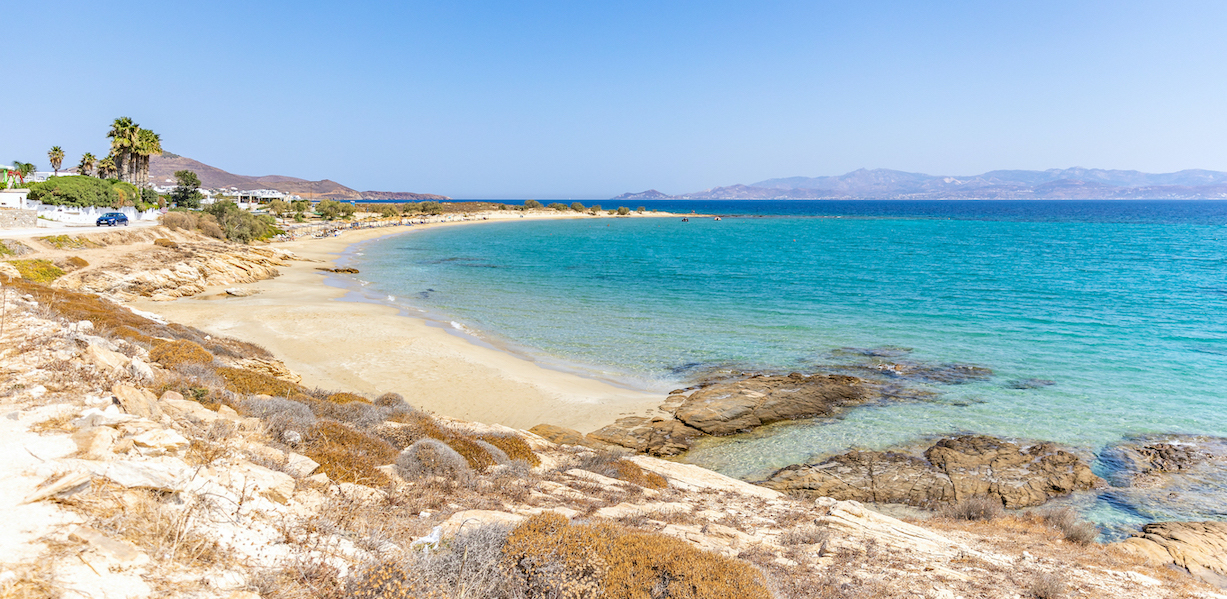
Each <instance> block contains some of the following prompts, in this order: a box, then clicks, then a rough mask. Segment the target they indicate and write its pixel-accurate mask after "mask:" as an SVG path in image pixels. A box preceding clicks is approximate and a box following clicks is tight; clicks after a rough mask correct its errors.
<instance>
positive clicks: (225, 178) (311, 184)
mask: <svg viewBox="0 0 1227 599" xmlns="http://www.w3.org/2000/svg"><path fill="white" fill-rule="evenodd" d="M180 170H189V171H192V172H194V173H196V175H197V176H199V177H200V184H201V186H202V187H205V188H209V189H219V188H227V187H237V188H239V189H275V190H277V191H281V192H285V193H291V194H296V195H300V196H302V197H304V198H309V199H316V200H323V199H332V200H361V199H397V200H400V199H404V200H414V201H421V200H424V199H429V200H446V199H449V198H447V197H446V196H439V195H433V194H416V193H408V192H378V191H372V192H361V191H357V190H355V189H351V188H349V187H346V186H344V185H341V184H340V183H337V182H336V181H332V180H329V179H323V180H320V181H308V180H306V179H299V178H297V177H286V176H283V175H264V176H260V177H251V176H247V175H236V174H234V173H231V172H227V171H224V170H222V169H220V168H217V167H214V166H209V165H207V164H205V163H203V162H200V161H198V160H193V159H191V158H188V157H186V156H179V155H177V154H172V153H170V152H166V153H164V154H162V155H161V156H153V157H152V158H151V159H150V161H149V178H150V180H151V181H152V182H153V183H154V184H155V185H166V184H168V183H171V182H173V181H174V178H175V171H180Z"/></svg>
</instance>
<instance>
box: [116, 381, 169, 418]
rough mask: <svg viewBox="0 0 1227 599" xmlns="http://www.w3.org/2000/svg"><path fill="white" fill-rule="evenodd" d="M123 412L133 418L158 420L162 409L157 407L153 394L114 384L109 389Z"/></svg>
mask: <svg viewBox="0 0 1227 599" xmlns="http://www.w3.org/2000/svg"><path fill="white" fill-rule="evenodd" d="M111 393H114V394H115V397H116V399H118V400H119V405H121V406H123V408H124V411H125V412H127V413H129V414H132V415H134V416H140V417H142V418H148V419H150V420H158V419H160V418H161V417H162V408H161V407H160V406H158V398H157V396H155V395H154V394H152V393H150V392H148V391H146V390H144V389H138V388H136V387H133V386H132V385H124V384H122V383H119V384H116V385H115V386H114V387H112V388H111Z"/></svg>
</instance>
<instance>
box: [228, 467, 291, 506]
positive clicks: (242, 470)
mask: <svg viewBox="0 0 1227 599" xmlns="http://www.w3.org/2000/svg"><path fill="white" fill-rule="evenodd" d="M218 481H219V482H221V483H222V484H224V485H226V486H228V487H230V488H231V489H234V490H235V491H238V492H241V493H248V492H252V491H254V492H256V493H259V494H260V495H262V496H264V497H266V498H268V499H270V500H272V501H276V502H277V503H285V502H287V501H289V500H290V497H293V496H294V478H293V477H291V476H290V475H288V474H286V473H284V472H277V471H276V470H270V469H268V468H265V467H264V466H257V465H256V464H252V463H251V462H240V463H238V464H236V465H234V466H230V467H228V468H225V469H224V470H222V471H221V472H220V473H219V474H218Z"/></svg>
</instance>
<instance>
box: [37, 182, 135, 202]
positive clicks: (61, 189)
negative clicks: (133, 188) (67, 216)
mask: <svg viewBox="0 0 1227 599" xmlns="http://www.w3.org/2000/svg"><path fill="white" fill-rule="evenodd" d="M117 185H119V184H118V183H117V184H115V185H112V184H111V182H109V181H104V180H102V179H95V178H93V177H84V176H78V177H54V178H51V179H48V180H46V181H43V182H42V183H34V184H33V185H31V186H30V196H29V197H30V199H31V200H38V201H40V202H42V203H44V204H47V205H49V206H100V207H107V208H110V207H114V206H115V205H116V204H118V203H120V199H119V191H118V190H116V186H117Z"/></svg>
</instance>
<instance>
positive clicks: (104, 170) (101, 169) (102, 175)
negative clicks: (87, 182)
mask: <svg viewBox="0 0 1227 599" xmlns="http://www.w3.org/2000/svg"><path fill="white" fill-rule="evenodd" d="M115 172H116V170H115V157H114V156H111V155H110V154H107V155H106V156H105V157H104V158H103V159H102V160H99V161H98V178H99V179H110V178H111V177H113V176H114V175H115Z"/></svg>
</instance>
